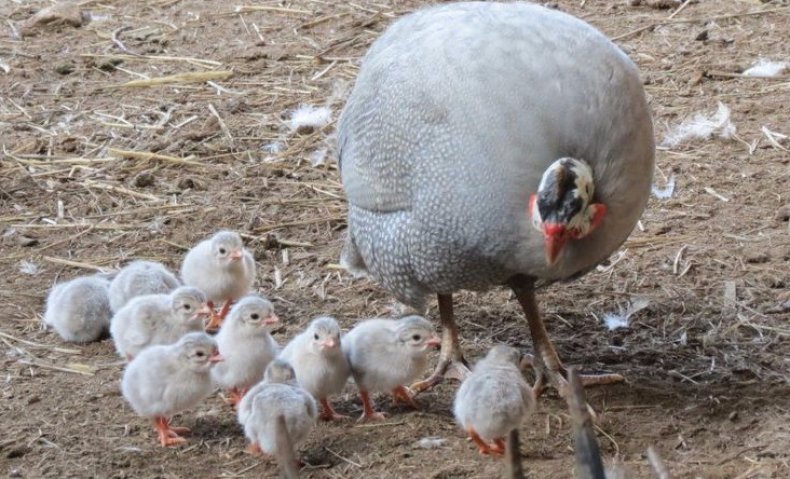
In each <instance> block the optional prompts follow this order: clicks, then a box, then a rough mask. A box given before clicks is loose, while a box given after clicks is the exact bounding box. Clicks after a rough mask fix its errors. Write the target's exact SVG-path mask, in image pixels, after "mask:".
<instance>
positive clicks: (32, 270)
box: [19, 259, 41, 276]
mask: <svg viewBox="0 0 790 479" xmlns="http://www.w3.org/2000/svg"><path fill="white" fill-rule="evenodd" d="M19 272H20V273H22V274H29V275H30V276H36V275H37V274H38V273H40V272H41V267H40V266H39V265H38V264H37V263H34V262H32V261H29V260H26V259H24V260H22V261H21V262H20V263H19Z"/></svg>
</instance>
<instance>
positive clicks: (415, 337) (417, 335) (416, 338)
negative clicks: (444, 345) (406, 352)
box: [411, 334, 422, 341]
mask: <svg viewBox="0 0 790 479" xmlns="http://www.w3.org/2000/svg"><path fill="white" fill-rule="evenodd" d="M411 339H413V340H415V341H419V340H420V339H422V336H420V335H419V334H415V335H414V336H412V337H411Z"/></svg>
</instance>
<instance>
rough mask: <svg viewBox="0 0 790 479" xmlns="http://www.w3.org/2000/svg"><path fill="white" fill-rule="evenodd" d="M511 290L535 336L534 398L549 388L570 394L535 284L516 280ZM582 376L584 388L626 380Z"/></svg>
mask: <svg viewBox="0 0 790 479" xmlns="http://www.w3.org/2000/svg"><path fill="white" fill-rule="evenodd" d="M510 287H511V288H512V289H513V292H514V293H515V294H516V298H518V302H519V303H520V304H521V307H522V308H523V309H524V314H526V316H527V323H528V324H529V332H530V334H531V335H532V344H533V346H534V349H535V357H534V359H533V360H532V361H531V362H532V366H533V367H534V368H535V377H536V379H535V385H534V386H533V388H532V389H533V391H534V393H535V397H538V396H540V395H541V394H542V393H543V391H544V390H545V388H546V386H548V385H550V386H553V387H554V388H556V389H557V391H558V392H559V393H560V396H562V397H566V396H567V394H568V392H569V389H568V381H567V380H566V379H565V377H566V376H567V372H566V370H565V367H564V366H563V365H562V362H561V361H560V358H559V356H557V351H556V350H555V349H554V345H553V344H552V343H551V340H550V339H549V336H548V333H547V332H546V326H545V325H544V324H543V319H542V318H541V317H540V311H539V310H538V302H537V300H536V299H535V290H534V282H533V281H532V280H529V279H527V278H524V277H517V278H514V279H513V280H511V281H510ZM528 362H529V361H528ZM579 377H580V379H581V382H582V384H583V385H584V386H591V385H596V384H613V383H618V382H622V381H624V380H625V378H624V377H623V376H621V375H619V374H583V375H582V374H580V375H579Z"/></svg>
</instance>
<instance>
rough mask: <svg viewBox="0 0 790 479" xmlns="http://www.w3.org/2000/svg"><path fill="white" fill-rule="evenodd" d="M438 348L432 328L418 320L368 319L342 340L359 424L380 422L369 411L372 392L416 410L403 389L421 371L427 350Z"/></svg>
mask: <svg viewBox="0 0 790 479" xmlns="http://www.w3.org/2000/svg"><path fill="white" fill-rule="evenodd" d="M440 344H441V340H440V339H439V337H438V336H437V335H436V331H435V330H434V327H433V325H431V323H429V322H428V321H427V320H426V319H425V318H423V317H422V316H406V317H404V318H401V319H398V320H393V319H380V318H376V319H368V320H366V321H362V322H360V323H359V324H357V325H356V326H355V327H354V329H352V330H351V331H349V332H348V334H346V336H345V337H344V338H343V352H344V353H345V355H346V358H348V362H349V365H350V366H351V375H352V376H353V377H354V382H356V383H357V386H358V387H359V396H360V398H361V399H362V407H363V413H362V416H361V417H360V420H361V421H368V420H376V419H383V418H384V414H383V413H380V412H376V411H375V410H374V409H373V405H372V404H371V401H370V393H373V392H391V393H392V397H393V399H394V400H395V402H402V403H405V404H407V405H409V406H411V407H413V408H415V409H417V404H416V403H415V402H414V399H413V398H412V395H411V394H410V393H409V391H408V390H407V389H406V388H405V387H404V385H406V384H408V383H410V382H411V381H413V380H415V379H416V378H417V377H419V376H420V375H421V374H422V373H423V372H424V371H425V368H426V367H427V365H428V351H429V349H431V348H434V347H436V346H439V345H440Z"/></svg>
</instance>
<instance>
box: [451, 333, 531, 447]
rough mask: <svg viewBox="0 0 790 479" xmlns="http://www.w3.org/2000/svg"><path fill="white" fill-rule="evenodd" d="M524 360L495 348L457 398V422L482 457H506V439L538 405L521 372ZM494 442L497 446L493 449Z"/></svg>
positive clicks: (501, 347)
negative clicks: (520, 364)
mask: <svg viewBox="0 0 790 479" xmlns="http://www.w3.org/2000/svg"><path fill="white" fill-rule="evenodd" d="M520 359H521V355H520V354H519V352H518V351H517V350H516V349H514V348H511V347H509V346H505V345H497V346H494V347H493V348H492V349H491V350H490V351H489V352H488V354H487V355H486V357H485V358H483V359H482V360H480V362H478V363H477V365H476V366H475V368H474V371H473V372H472V374H471V375H470V376H469V377H468V378H467V379H466V380H465V381H464V382H463V384H461V387H460V388H459V389H458V392H457V393H456V395H455V402H454V405H453V406H454V407H453V412H454V413H455V418H456V420H457V421H458V424H460V425H461V427H463V428H464V430H465V431H466V432H467V434H469V437H470V438H471V439H472V441H474V442H475V444H477V446H478V449H479V451H480V453H481V454H492V455H497V456H499V455H503V454H504V453H505V437H507V435H508V433H510V431H511V430H513V429H515V428H517V427H518V425H519V424H520V423H521V421H522V419H524V417H525V416H526V415H527V413H529V411H530V410H531V409H532V407H533V405H534V403H535V398H534V396H533V393H532V389H531V388H530V387H529V386H528V385H527V383H526V381H524V378H523V376H522V375H521V371H520V370H519V367H518V365H519V360H520ZM491 441H493V445H489V443H490V442H491Z"/></svg>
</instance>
